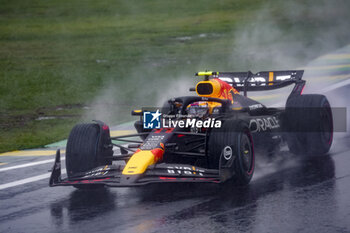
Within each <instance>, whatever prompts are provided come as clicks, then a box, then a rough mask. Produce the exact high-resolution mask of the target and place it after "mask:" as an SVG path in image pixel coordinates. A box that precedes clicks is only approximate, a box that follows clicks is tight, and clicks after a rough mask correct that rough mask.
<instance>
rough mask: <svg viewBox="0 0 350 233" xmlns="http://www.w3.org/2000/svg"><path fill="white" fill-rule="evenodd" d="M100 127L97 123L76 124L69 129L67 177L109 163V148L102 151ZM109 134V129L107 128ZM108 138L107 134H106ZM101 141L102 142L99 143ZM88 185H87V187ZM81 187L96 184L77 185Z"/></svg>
mask: <svg viewBox="0 0 350 233" xmlns="http://www.w3.org/2000/svg"><path fill="white" fill-rule="evenodd" d="M100 134H101V129H100V126H99V125H98V124H93V123H92V124H78V125H76V126H74V128H73V129H72V130H71V132H70V135H69V138H68V141H67V147H66V169H67V175H68V178H72V177H74V176H75V175H76V174H79V173H82V172H86V171H89V170H91V169H93V168H96V167H98V166H102V165H107V164H111V160H109V159H108V158H107V156H108V155H110V152H112V151H111V149H110V150H109V151H108V153H106V151H103V148H102V146H104V145H102V144H103V142H101V138H104V137H100ZM108 134H109V129H108ZM108 138H109V135H108ZM101 143H102V144H101ZM101 148H102V149H101ZM88 186H89V187H88ZM75 187H76V188H81V189H86V188H88V189H90V188H91V187H98V185H97V186H96V185H91V186H90V185H79V186H75Z"/></svg>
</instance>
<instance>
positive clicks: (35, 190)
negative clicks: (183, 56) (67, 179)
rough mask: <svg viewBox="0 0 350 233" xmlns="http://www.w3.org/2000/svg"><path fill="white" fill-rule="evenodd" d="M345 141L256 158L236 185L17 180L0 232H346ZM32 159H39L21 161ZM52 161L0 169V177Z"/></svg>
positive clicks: (4, 203)
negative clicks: (324, 150)
mask: <svg viewBox="0 0 350 233" xmlns="http://www.w3.org/2000/svg"><path fill="white" fill-rule="evenodd" d="M349 140H350V138H346V137H345V138H338V139H337V140H336V142H335V143H334V146H333V149H332V151H331V153H330V155H329V156H324V157H321V158H320V157H319V158H315V159H307V160H300V159H297V158H295V156H293V155H291V154H289V153H287V152H285V153H282V154H283V156H282V157H280V158H276V159H274V160H273V162H269V161H268V159H266V158H263V157H260V158H257V168H256V173H255V176H254V179H253V181H252V182H251V184H250V185H249V186H247V187H241V188H234V187H232V186H230V185H221V186H220V185H214V184H213V185H204V184H203V185H202V184H201V185H198V184H190V185H189V184H168V185H151V186H147V187H142V188H119V189H106V190H103V191H78V190H75V189H74V188H70V187H56V188H49V187H48V180H47V179H43V180H40V181H37V182H31V183H27V184H24V185H18V186H16V187H12V188H8V189H4V190H0V232H239V231H245V232H350V169H349V164H350V154H349V149H350V148H349V147H348V146H347V145H346V144H348V145H349V143H348V141H349ZM51 157H53V156H51ZM45 159H47V157H46V158H45ZM33 160H43V158H39V159H38V158H35V159H33V158H28V160H27V161H23V159H22V162H33ZM50 166H51V164H49V163H47V164H43V165H37V166H32V167H28V168H18V169H14V170H10V171H4V172H1V178H0V179H1V183H7V182H10V181H13V180H15V179H16V178H19V177H21V178H25V177H32V176H36V175H40V174H42V172H43V171H45V170H47V169H49V168H50ZM1 167H3V166H1Z"/></svg>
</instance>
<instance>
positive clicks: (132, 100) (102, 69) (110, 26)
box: [0, 0, 350, 152]
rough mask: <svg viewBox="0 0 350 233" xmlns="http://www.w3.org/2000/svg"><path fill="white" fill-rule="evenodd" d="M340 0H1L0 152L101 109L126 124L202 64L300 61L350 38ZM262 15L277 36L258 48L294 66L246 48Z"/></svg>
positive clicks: (62, 134) (57, 133)
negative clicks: (289, 2) (289, 3)
mask: <svg viewBox="0 0 350 233" xmlns="http://www.w3.org/2000/svg"><path fill="white" fill-rule="evenodd" d="M337 2H338V4H334V5H336V7H334V8H329V6H328V5H329V4H328V5H327V1H316V0H312V1H307V2H306V3H305V2H304V1H301V0H300V1H295V3H294V4H296V6H298V7H299V8H298V9H294V10H293V9H288V8H286V3H285V1H283V0H270V1H259V0H235V1H231V0H220V1H211V0H200V1H189V0H177V1H170V0H143V1H137V0H132V1H121V0H120V1H106V0H101V1H92V0H85V1H61V0H52V1H44V0H42V1H39V0H37V1H34V0H32V1H19V0H11V1H9V0H8V1H0V4H1V7H0V81H1V82H0V120H1V122H0V130H1V133H0V152H3V151H9V150H14V149H24V148H33V147H39V146H42V145H45V144H48V143H52V142H54V141H57V140H60V139H64V138H66V137H67V136H68V133H69V131H70V129H71V127H72V126H73V125H74V124H75V123H77V122H79V121H82V120H88V119H90V118H92V117H96V116H98V115H99V114H100V115H103V112H104V111H106V112H107V111H108V113H106V114H107V115H109V116H108V122H109V123H110V124H117V123H119V122H125V121H128V120H130V119H131V118H130V117H129V112H130V110H131V108H132V107H137V106H142V105H148V106H150V105H152V103H153V104H154V103H155V102H156V101H157V98H159V96H162V95H161V92H162V91H161V90H162V89H161V88H164V91H165V92H166V90H167V89H169V87H167V86H166V83H167V82H168V81H170V80H173V79H175V80H178V79H179V78H180V77H183V76H187V77H188V78H189V79H190V78H191V77H192V74H193V73H194V72H196V71H197V70H198V69H206V68H208V69H215V70H234V69H236V70H246V69H253V71H258V70H257V69H276V68H280V67H281V68H288V66H293V67H292V68H294V67H295V66H296V65H303V64H304V63H305V62H306V61H307V60H308V59H310V58H313V57H316V56H318V55H320V54H322V53H323V52H327V51H331V50H332V49H335V48H337V47H340V46H342V45H345V44H347V43H348V42H349V39H350V35H348V33H346V32H344V30H340V29H341V28H342V27H344V28H348V26H349V25H348V23H347V22H348V21H350V20H349V16H348V14H347V10H346V9H349V4H348V3H347V2H346V1H341V0H340V1H337ZM322 4H323V5H322ZM315 6H316V8H315ZM317 9H318V10H321V11H320V12H323V13H322V16H323V17H321V16H320V14H321V13H317ZM322 10H323V11H322ZM314 11H315V12H316V13H315V12H314ZM324 11H326V13H324ZM291 13H294V14H296V16H293V15H291ZM340 19H341V21H340ZM265 22H266V25H270V27H269V28H267V29H268V30H270V29H275V28H277V29H278V30H279V33H277V34H276V35H277V36H270V35H269V31H268V30H265V32H264V28H262V29H261V30H262V32H264V34H263V35H262V36H261V40H260V38H259V37H260V36H259V34H258V35H255V34H253V35H255V37H257V38H256V40H257V41H258V43H259V48H264V47H265V46H267V47H268V46H271V44H272V45H273V44H276V45H279V46H280V47H281V48H282V51H280V52H281V53H285V54H286V56H291V57H294V60H293V61H295V63H294V64H283V65H281V63H279V61H278V60H277V59H273V56H274V54H272V55H270V56H268V57H266V58H261V59H256V58H255V57H254V56H252V55H251V54H246V53H245V49H244V48H242V46H241V45H242V43H243V42H244V40H242V38H241V37H240V36H241V34H243V33H248V35H249V33H250V28H252V29H251V30H252V31H253V29H254V30H257V28H259V27H260V26H261V27H264V25H265ZM271 22H273V23H272V25H271ZM343 22H345V25H342V24H344V23H343ZM256 25H257V26H256ZM259 25H260V26H259ZM339 25H340V26H339ZM334 28H335V29H339V30H335V29H334ZM327 30H328V31H329V35H327ZM266 33H267V34H266ZM264 35H265V36H266V38H268V39H266V38H265V36H264ZM186 38H187V39H186ZM188 38H190V39H188ZM320 38H321V40H322V39H325V40H328V39H329V38H330V39H331V41H332V43H331V45H330V46H328V45H327V46H324V44H323V43H321V42H320ZM249 39H251V38H250V37H249V36H248V42H249ZM250 42H251V43H256V41H255V40H252V41H250ZM283 45H286V46H283ZM299 45H300V46H301V47H302V48H303V47H305V48H311V49H310V50H309V52H308V53H307V54H306V53H305V52H304V50H303V49H300V46H299ZM279 46H277V47H272V49H276V50H281V49H280V47H279ZM293 46H294V47H295V48H296V49H294V47H293ZM285 47H286V48H285ZM268 48H269V47H268ZM277 65H278V67H276V66H277ZM252 66H254V67H252ZM289 68H291V67H289ZM159 85H160V86H159ZM160 87H161V88H160ZM155 89H156V90H155ZM104 93H106V94H104ZM101 104H102V105H103V106H104V107H103V108H101V109H102V110H101V109H98V108H97V111H99V114H96V110H93V109H94V108H95V107H96V105H101ZM83 106H90V108H89V109H85V108H83ZM94 106H95V107H94ZM62 108H63V110H62ZM40 116H61V117H62V116H65V117H66V118H62V119H52V120H41V121H38V120H36V119H37V118H38V117H40ZM67 116H68V117H67ZM102 118H103V116H102Z"/></svg>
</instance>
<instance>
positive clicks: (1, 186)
mask: <svg viewBox="0 0 350 233" xmlns="http://www.w3.org/2000/svg"><path fill="white" fill-rule="evenodd" d="M62 174H66V172H65V171H62ZM50 176H51V173H45V174H42V175H38V176H33V177H29V178H26V179H23V180H17V181H14V182H10V183H7V184H2V185H0V190H3V189H7V188H12V187H15V186H19V185H22V184H28V183H32V182H35V181H39V180H43V179H47V178H49V177H50Z"/></svg>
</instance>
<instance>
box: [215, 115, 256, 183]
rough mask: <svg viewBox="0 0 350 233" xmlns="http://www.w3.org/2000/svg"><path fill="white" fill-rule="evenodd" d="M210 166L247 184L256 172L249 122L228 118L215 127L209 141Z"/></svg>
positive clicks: (235, 180)
mask: <svg viewBox="0 0 350 233" xmlns="http://www.w3.org/2000/svg"><path fill="white" fill-rule="evenodd" d="M208 147H209V149H208V153H209V163H210V164H209V167H211V168H214V169H220V173H221V174H224V175H225V174H227V172H225V171H227V170H229V172H228V173H229V175H225V176H229V178H228V180H231V181H234V182H235V183H237V184H239V185H247V184H248V183H249V182H250V180H251V179H252V177H253V173H254V165H255V164H254V163H255V155H254V146H253V139H252V136H251V133H250V131H249V128H248V124H247V123H246V122H244V121H243V120H227V121H225V122H224V124H223V126H222V127H221V128H220V129H213V130H212V131H211V133H210V136H209V142H208Z"/></svg>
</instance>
